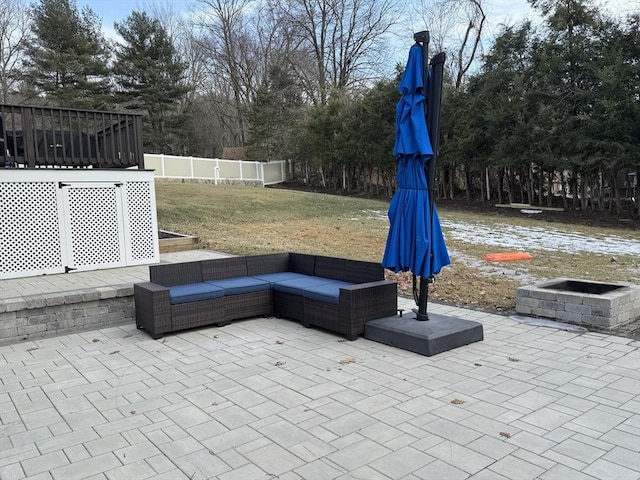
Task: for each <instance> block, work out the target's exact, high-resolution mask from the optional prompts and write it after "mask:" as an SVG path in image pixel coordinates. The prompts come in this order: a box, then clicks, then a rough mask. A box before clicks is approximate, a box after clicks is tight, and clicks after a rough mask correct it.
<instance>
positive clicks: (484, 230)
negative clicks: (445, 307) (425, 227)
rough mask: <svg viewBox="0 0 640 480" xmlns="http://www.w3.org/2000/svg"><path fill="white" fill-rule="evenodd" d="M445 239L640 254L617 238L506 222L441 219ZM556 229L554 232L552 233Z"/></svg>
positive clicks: (631, 244) (634, 243)
mask: <svg viewBox="0 0 640 480" xmlns="http://www.w3.org/2000/svg"><path fill="white" fill-rule="evenodd" d="M440 224H441V225H442V228H443V230H445V236H450V237H451V238H454V239H455V240H458V241H460V242H466V243H473V244H475V245H487V246H490V247H498V248H501V249H506V250H518V251H526V250H545V251H559V252H565V253H580V252H590V253H597V254H601V255H640V242H638V241H636V240H632V239H628V238H622V237H620V236H618V235H601V236H598V237H591V236H587V235H585V234H583V233H580V232H575V231H570V230H564V229H560V228H558V227H557V226H555V225H553V226H551V225H550V226H549V227H548V228H542V227H523V226H514V225H507V224H504V223H492V224H491V225H485V224H482V223H469V222H452V221H448V220H445V219H442V218H441V219H440ZM551 228H553V230H551Z"/></svg>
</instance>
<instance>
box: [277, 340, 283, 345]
mask: <svg viewBox="0 0 640 480" xmlns="http://www.w3.org/2000/svg"><path fill="white" fill-rule="evenodd" d="M276 343H277V344H278V345H284V342H283V341H282V340H276Z"/></svg>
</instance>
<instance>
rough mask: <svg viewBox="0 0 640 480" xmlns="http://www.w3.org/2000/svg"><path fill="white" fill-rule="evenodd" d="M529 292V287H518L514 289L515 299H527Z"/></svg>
mask: <svg viewBox="0 0 640 480" xmlns="http://www.w3.org/2000/svg"><path fill="white" fill-rule="evenodd" d="M530 291H531V288H530V287H518V288H517V289H516V298H529V297H530V296H531V295H529V292H530Z"/></svg>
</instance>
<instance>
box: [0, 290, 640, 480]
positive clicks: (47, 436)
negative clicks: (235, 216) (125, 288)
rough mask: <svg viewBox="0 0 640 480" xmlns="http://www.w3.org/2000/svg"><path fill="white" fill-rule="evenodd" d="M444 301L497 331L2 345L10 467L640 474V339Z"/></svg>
mask: <svg viewBox="0 0 640 480" xmlns="http://www.w3.org/2000/svg"><path fill="white" fill-rule="evenodd" d="M399 303H400V305H401V306H402V307H405V308H411V306H412V303H413V302H412V301H410V300H407V299H402V298H401V299H400V300H399ZM429 309H430V311H432V312H436V313H441V314H451V315H456V316H459V317H461V318H465V319H471V320H476V321H479V322H481V323H483V325H484V334H485V340H484V341H483V342H479V343H474V344H472V345H468V346H465V347H461V348H458V349H456V350H453V351H451V352H447V353H443V354H440V355H437V356H434V357H423V356H420V355H417V354H414V353H411V352H407V351H403V350H399V349H396V348H394V347H390V346H385V345H382V344H378V343H374V342H371V341H368V340H365V339H364V338H359V339H358V340H357V341H355V342H348V341H344V340H343V339H342V338H341V337H339V336H337V335H333V334H330V333H326V332H323V331H320V330H317V329H306V328H304V327H302V326H300V325H299V324H297V323H295V322H291V321H287V320H280V319H275V318H259V319H251V320H247V321H240V322H234V323H233V324H231V325H228V326H225V327H222V328H213V327H212V328H203V329H198V330H191V331H186V332H183V333H180V334H177V335H169V336H167V337H165V339H164V340H161V341H154V340H152V339H151V338H150V337H149V336H148V335H147V334H145V333H144V332H141V331H138V330H136V328H135V326H134V325H128V326H124V327H118V328H108V329H103V330H96V331H88V332H83V333H79V334H72V335H67V336H61V337H54V338H48V339H43V340H37V341H32V342H28V343H18V344H13V345H7V346H3V347H0V379H1V390H0V420H1V424H0V478H1V479H3V480H11V479H22V478H30V479H51V478H53V479H60V480H73V479H105V478H106V479H110V480H111V479H120V478H122V479H144V478H154V479H156V478H157V479H172V480H174V479H192V480H197V479H214V478H215V479H220V480H231V479H240V480H252V479H273V478H279V479H322V480H326V479H334V478H340V479H367V480H375V479H387V478H391V479H404V480H416V479H434V480H435V479H452V480H455V479H468V478H469V479H478V480H480V479H487V480H489V479H490V480H501V479H515V480H525V479H535V478H539V479H544V480H554V479H561V480H572V479H602V480H604V479H632V480H637V479H640V348H639V347H640V342H637V341H633V340H631V339H628V338H623V337H617V336H611V335H603V334H596V333H572V332H567V331H561V330H557V329H552V328H544V327H536V326H531V325H527V324H522V323H518V322H516V321H514V320H513V319H510V318H508V317H505V316H500V315H494V314H489V313H484V312H478V311H473V310H464V309H459V308H453V307H447V306H442V305H430V307H429Z"/></svg>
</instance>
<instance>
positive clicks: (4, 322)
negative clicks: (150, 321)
mask: <svg viewBox="0 0 640 480" xmlns="http://www.w3.org/2000/svg"><path fill="white" fill-rule="evenodd" d="M130 323H135V308H134V302H133V286H132V285H130V284H129V285H115V286H108V287H98V288H87V289H83V290H75V291H67V292H58V293H46V294H41V295H40V294H39V295H30V296H25V297H17V298H9V299H5V300H2V301H0V344H3V345H6V344H9V343H15V342H18V341H26V340H34V339H37V338H43V337H49V336H55V335H63V334H67V333H77V332H78V331H81V330H89V329H94V328H104V327H111V326H117V325H124V324H130Z"/></svg>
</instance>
